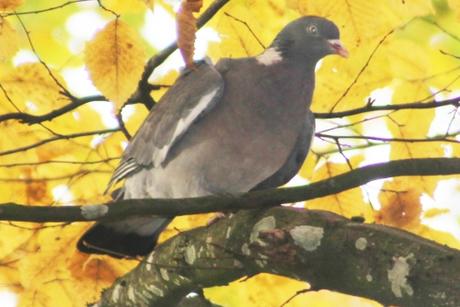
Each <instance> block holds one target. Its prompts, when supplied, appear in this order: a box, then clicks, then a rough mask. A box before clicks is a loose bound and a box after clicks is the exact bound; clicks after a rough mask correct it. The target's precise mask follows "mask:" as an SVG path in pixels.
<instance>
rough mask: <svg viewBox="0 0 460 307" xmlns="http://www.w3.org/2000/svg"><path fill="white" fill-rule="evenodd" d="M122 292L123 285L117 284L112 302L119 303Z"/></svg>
mask: <svg viewBox="0 0 460 307" xmlns="http://www.w3.org/2000/svg"><path fill="white" fill-rule="evenodd" d="M120 290H121V285H120V284H116V285H115V287H114V288H113V291H112V302H114V303H118V299H119V298H120Z"/></svg>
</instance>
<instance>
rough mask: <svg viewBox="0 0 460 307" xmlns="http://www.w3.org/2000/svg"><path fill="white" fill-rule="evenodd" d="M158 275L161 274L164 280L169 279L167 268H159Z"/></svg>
mask: <svg viewBox="0 0 460 307" xmlns="http://www.w3.org/2000/svg"><path fill="white" fill-rule="evenodd" d="M160 275H161V278H163V279H164V280H166V281H169V274H168V270H166V269H165V268H161V269H160Z"/></svg>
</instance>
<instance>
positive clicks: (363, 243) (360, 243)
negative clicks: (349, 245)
mask: <svg viewBox="0 0 460 307" xmlns="http://www.w3.org/2000/svg"><path fill="white" fill-rule="evenodd" d="M355 247H356V249H357V250H360V251H363V250H365V249H366V247H367V239H366V238H363V237H361V238H358V240H356V242H355Z"/></svg>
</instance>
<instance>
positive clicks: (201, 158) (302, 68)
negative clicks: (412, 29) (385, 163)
mask: <svg viewBox="0 0 460 307" xmlns="http://www.w3.org/2000/svg"><path fill="white" fill-rule="evenodd" d="M329 54H338V55H341V56H343V57H347V56H348V52H347V50H346V49H345V48H344V46H343V45H342V44H341V42H340V40H339V30H338V28H337V27H336V25H335V24H334V23H332V22H331V21H329V20H327V19H324V18H321V17H317V16H305V17H301V18H299V19H297V20H294V21H293V22H291V23H289V24H288V25H287V26H286V27H284V28H283V29H282V30H281V32H280V33H279V34H278V35H277V36H276V38H275V39H274V41H273V43H272V44H271V45H270V46H269V47H268V48H267V49H266V50H265V51H264V52H263V53H262V54H260V55H258V56H255V57H247V58H238V59H231V58H224V59H221V60H220V61H219V62H218V63H217V64H216V65H215V66H214V65H212V64H211V63H209V62H207V61H202V62H199V63H197V64H196V68H195V69H194V70H190V71H187V72H184V73H182V75H181V76H180V77H179V78H178V79H177V81H176V82H175V83H174V85H173V86H172V87H171V88H170V89H169V91H168V92H167V93H166V94H165V95H164V96H163V97H162V98H161V100H160V101H159V103H158V104H157V105H156V106H155V107H154V108H153V109H152V111H151V112H150V114H149V115H148V117H147V119H146V120H145V122H144V123H143V125H142V126H141V127H140V129H139V131H138V132H137V134H136V135H135V136H134V137H133V139H132V142H131V143H130V144H129V146H128V147H127V148H126V150H125V152H124V155H123V157H122V159H121V162H120V165H119V166H118V168H117V169H116V170H115V172H114V174H113V176H112V179H111V181H110V183H109V187H110V186H111V185H112V184H113V183H115V182H117V181H119V180H122V179H125V184H124V187H123V193H122V195H121V196H120V197H123V198H124V199H134V198H183V197H197V196H204V195H210V194H228V193H241V192H247V191H251V190H259V189H266V188H273V187H278V186H280V185H283V184H285V183H286V182H288V181H289V180H290V179H291V178H292V177H294V176H295V174H296V173H297V172H298V170H299V168H300V167H301V165H302V163H303V161H304V160H305V157H306V155H307V152H308V150H309V148H310V144H311V141H312V138H313V132H314V126H315V123H314V117H313V114H312V112H311V111H310V110H309V107H310V104H311V99H312V94H313V88H314V82H315V81H314V80H315V66H316V63H317V62H318V61H319V60H320V59H321V58H323V57H324V56H326V55H329ZM170 221H171V217H165V216H138V217H130V218H127V219H126V220H123V221H116V222H104V223H97V224H95V225H94V226H93V227H92V228H90V229H89V230H88V231H87V232H86V233H85V234H84V235H83V236H82V237H81V239H80V241H79V242H78V249H79V250H80V251H82V252H85V253H96V254H108V255H111V256H113V257H119V258H120V257H131V256H139V255H146V254H147V253H149V252H150V251H152V250H153V248H154V247H155V244H156V240H157V239H158V236H159V234H160V232H161V231H162V230H163V229H164V228H165V227H166V226H167V225H168V223H169V222H170Z"/></svg>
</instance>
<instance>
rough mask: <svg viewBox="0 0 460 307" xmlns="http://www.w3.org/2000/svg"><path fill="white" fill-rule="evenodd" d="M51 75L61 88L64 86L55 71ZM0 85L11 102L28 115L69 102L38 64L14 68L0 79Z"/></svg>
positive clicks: (47, 110)
mask: <svg viewBox="0 0 460 307" xmlns="http://www.w3.org/2000/svg"><path fill="white" fill-rule="evenodd" d="M52 74H53V76H54V77H55V78H56V80H57V81H58V82H59V83H60V84H61V85H62V86H65V83H64V81H63V80H62V78H61V77H60V76H59V74H58V73H57V72H56V71H52ZM0 84H2V85H3V87H4V88H5V90H6V92H7V93H8V96H9V98H10V99H11V100H12V102H14V103H15V104H16V105H17V106H18V107H19V108H20V109H22V110H23V111H26V112H28V113H43V112H50V111H51V108H53V107H56V106H62V105H64V104H66V103H68V102H69V99H68V98H67V97H66V96H64V95H63V94H62V93H61V92H62V88H61V87H60V86H59V85H58V84H57V83H56V81H55V80H54V79H53V78H52V77H51V75H50V74H49V72H48V71H47V70H46V68H45V67H44V66H43V65H42V64H39V63H32V64H23V65H20V66H18V67H16V68H15V69H13V70H11V71H10V72H8V73H7V74H5V75H4V76H3V77H1V78H0ZM0 96H3V93H0ZM26 103H29V104H28V105H26Z"/></svg>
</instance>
